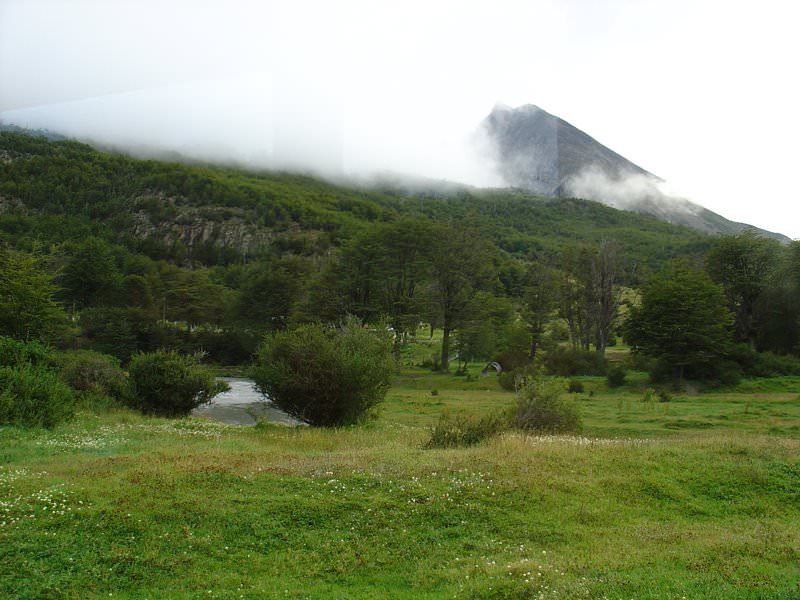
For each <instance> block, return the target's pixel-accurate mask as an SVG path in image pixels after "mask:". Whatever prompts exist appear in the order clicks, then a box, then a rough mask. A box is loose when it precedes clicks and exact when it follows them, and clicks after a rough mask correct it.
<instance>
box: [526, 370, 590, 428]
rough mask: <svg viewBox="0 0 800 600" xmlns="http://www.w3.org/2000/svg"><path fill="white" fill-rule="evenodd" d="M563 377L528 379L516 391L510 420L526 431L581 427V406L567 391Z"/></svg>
mask: <svg viewBox="0 0 800 600" xmlns="http://www.w3.org/2000/svg"><path fill="white" fill-rule="evenodd" d="M565 391H566V385H565V383H564V380H562V379H555V380H544V379H529V380H528V381H526V382H525V384H524V385H523V386H522V387H521V388H520V389H519V390H518V391H517V405H516V406H515V407H514V409H513V411H512V416H511V422H512V424H513V425H514V427H517V428H519V429H523V430H526V431H540V432H545V433H564V432H570V431H580V429H581V418H580V413H579V412H578V407H577V406H576V405H575V403H574V402H573V401H572V400H571V399H569V397H568V396H566V395H565V394H564V392H565Z"/></svg>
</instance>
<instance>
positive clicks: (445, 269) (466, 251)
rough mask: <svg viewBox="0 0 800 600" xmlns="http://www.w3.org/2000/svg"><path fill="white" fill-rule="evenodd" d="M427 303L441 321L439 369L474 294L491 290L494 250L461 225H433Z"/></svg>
mask: <svg viewBox="0 0 800 600" xmlns="http://www.w3.org/2000/svg"><path fill="white" fill-rule="evenodd" d="M429 251H430V261H431V277H432V285H431V289H430V292H431V299H432V301H433V306H434V307H435V310H436V313H437V314H438V316H439V317H440V318H441V327H442V359H441V369H442V371H447V370H448V369H449V365H450V334H451V333H452V332H453V330H454V329H457V328H458V327H460V326H461V325H462V323H463V322H464V320H465V319H466V317H467V316H468V314H469V310H470V302H471V301H472V297H473V295H474V294H475V292H477V291H479V290H481V289H488V288H489V287H491V285H490V284H491V282H492V278H493V276H494V270H493V268H492V262H493V258H494V253H495V250H494V247H493V246H492V245H491V244H490V243H488V242H487V241H485V240H484V239H483V238H482V237H481V236H480V234H479V233H478V232H476V231H475V230H473V229H470V228H467V227H464V226H461V225H436V226H434V227H433V228H432V236H431V240H430V246H429Z"/></svg>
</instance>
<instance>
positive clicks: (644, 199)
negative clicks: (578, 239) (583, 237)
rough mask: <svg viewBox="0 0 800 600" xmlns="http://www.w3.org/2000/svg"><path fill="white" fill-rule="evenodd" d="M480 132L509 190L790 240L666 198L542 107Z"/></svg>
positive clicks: (630, 166) (516, 112)
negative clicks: (571, 199)
mask: <svg viewBox="0 0 800 600" xmlns="http://www.w3.org/2000/svg"><path fill="white" fill-rule="evenodd" d="M481 133H482V134H483V135H484V136H485V137H486V138H487V141H488V142H489V144H490V146H491V147H492V149H493V151H494V156H495V159H496V162H497V170H498V173H499V174H500V176H501V177H502V178H503V179H504V180H505V182H506V183H507V184H508V185H510V186H513V187H518V188H522V189H526V190H531V191H534V192H536V193H538V194H543V195H546V196H556V197H561V198H567V197H578V198H586V199H589V200H596V201H598V202H602V203H603V204H607V205H609V206H613V207H614V208H619V209H622V210H628V211H633V212H639V213H645V214H649V215H653V216H655V217H657V218H658V219H661V220H663V221H667V222H668V223H673V224H678V225H685V226H687V227H691V228H692V229H696V230H698V231H702V232H704V233H712V234H735V233H740V232H742V231H744V230H745V229H754V230H755V231H757V232H758V233H760V234H761V235H764V236H766V237H770V238H774V239H778V240H780V241H782V242H789V241H790V240H789V238H787V237H786V236H784V235H782V234H780V233H773V232H770V231H765V230H762V229H758V228H755V227H752V226H750V225H747V224H745V223H737V222H735V221H730V220H728V219H726V218H725V217H723V216H722V215H719V214H717V213H714V212H712V211H710V210H708V209H706V208H704V207H702V206H700V205H699V204H695V203H694V202H690V201H689V200H686V199H685V198H677V197H674V196H669V195H667V194H665V193H664V192H662V191H661V189H660V188H659V184H660V183H662V180H661V179H660V178H658V177H657V176H655V175H653V174H652V173H650V172H649V171H647V170H645V169H643V168H642V167H640V166H638V165H636V164H634V163H632V162H631V161H629V160H628V159H626V158H625V157H624V156H621V155H620V154H617V153H616V152H614V151H613V150H611V149H610V148H608V147H606V146H604V145H603V144H601V143H600V142H598V141H597V140H595V139H594V138H593V137H591V136H590V135H588V134H587V133H585V132H583V131H581V130H580V129H578V128H577V127H575V126H573V125H571V124H569V123H568V122H566V121H565V120H563V119H560V118H559V117H557V116H555V115H552V114H550V113H548V112H547V111H545V110H542V109H541V108H539V107H538V106H534V105H532V104H528V105H525V106H521V107H519V108H516V109H514V108H510V107H508V106H502V105H500V106H497V107H495V108H494V110H492V112H491V113H490V114H489V116H488V117H486V119H484V121H483V123H482V124H481Z"/></svg>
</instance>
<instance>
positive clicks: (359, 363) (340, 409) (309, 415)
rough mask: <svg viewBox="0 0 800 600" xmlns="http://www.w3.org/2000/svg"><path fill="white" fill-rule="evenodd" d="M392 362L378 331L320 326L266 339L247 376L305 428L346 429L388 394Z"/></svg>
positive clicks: (350, 324) (354, 325)
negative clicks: (308, 426)
mask: <svg viewBox="0 0 800 600" xmlns="http://www.w3.org/2000/svg"><path fill="white" fill-rule="evenodd" d="M393 371H394V361H393V359H392V343H391V338H390V337H389V335H388V334H386V333H384V332H383V330H381V331H378V332H371V331H369V330H367V329H365V328H364V327H362V326H361V324H360V322H359V321H357V320H356V319H349V320H348V321H347V322H346V323H345V324H344V325H342V326H341V327H338V328H334V327H326V326H323V325H319V324H310V325H302V326H300V327H297V328H296V329H291V330H286V331H278V332H275V333H272V334H269V335H267V337H266V338H265V339H264V342H263V343H262V345H261V346H260V347H259V349H258V352H257V358H256V364H255V366H254V368H253V371H252V376H253V379H254V380H255V382H256V386H257V387H258V389H259V390H260V391H261V393H263V394H264V395H266V396H267V397H269V399H270V400H271V401H272V402H273V403H274V404H275V405H276V406H278V407H279V408H280V409H281V410H284V411H285V412H287V413H288V414H290V415H292V416H293V417H295V418H297V419H300V420H302V421H304V422H306V423H308V424H310V425H319V426H336V425H346V424H350V423H354V422H357V421H358V420H360V419H362V418H363V417H364V416H365V415H366V414H367V413H368V411H369V410H370V409H372V408H373V407H374V406H375V405H377V404H378V403H379V402H381V401H382V400H383V398H384V396H385V395H386V391H387V390H388V388H389V384H390V380H391V375H392V372H393Z"/></svg>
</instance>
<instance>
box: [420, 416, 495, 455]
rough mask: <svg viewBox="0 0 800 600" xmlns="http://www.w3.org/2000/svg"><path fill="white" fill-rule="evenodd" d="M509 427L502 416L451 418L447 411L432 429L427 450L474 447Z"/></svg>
mask: <svg viewBox="0 0 800 600" xmlns="http://www.w3.org/2000/svg"><path fill="white" fill-rule="evenodd" d="M508 425H509V424H508V419H507V418H505V417H503V416H501V415H488V416H486V417H480V418H477V417H469V416H467V415H456V416H451V415H450V414H449V413H448V412H446V411H445V412H443V413H442V414H441V415H440V416H439V421H438V422H437V423H436V425H434V426H433V427H432V428H431V430H430V438H429V439H428V441H427V442H426V443H425V448H458V447H462V446H474V445H475V444H478V443H480V442H482V441H483V440H485V439H487V438H490V437H492V436H495V435H497V434H498V433H501V432H503V431H504V430H506V429H508Z"/></svg>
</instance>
